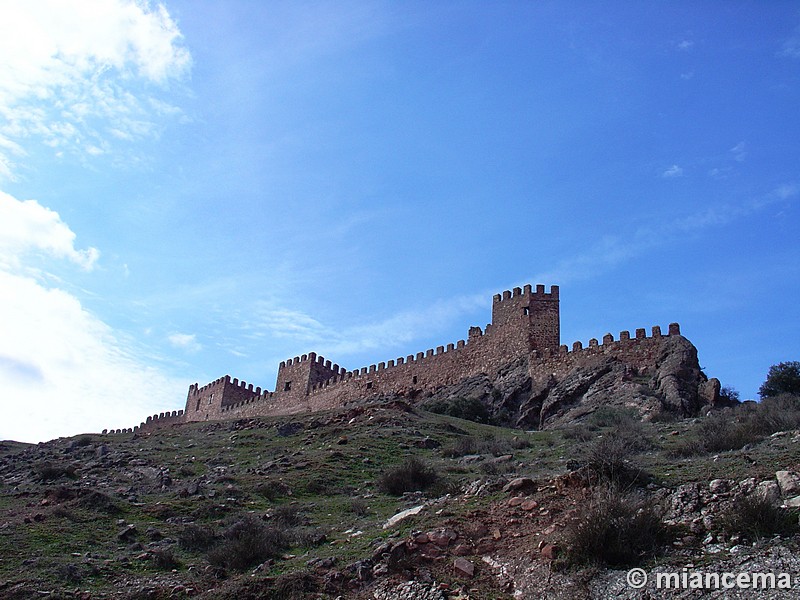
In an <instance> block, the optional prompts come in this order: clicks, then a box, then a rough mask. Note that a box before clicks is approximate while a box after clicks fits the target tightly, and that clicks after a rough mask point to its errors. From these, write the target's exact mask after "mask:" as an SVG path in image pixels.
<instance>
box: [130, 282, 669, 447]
mask: <svg viewBox="0 0 800 600" xmlns="http://www.w3.org/2000/svg"><path fill="white" fill-rule="evenodd" d="M669 336H680V329H679V327H678V325H677V324H676V323H673V324H671V325H670V327H669ZM664 339H666V338H664ZM560 340H561V335H560V320H559V289H558V286H555V285H554V286H551V287H550V290H549V291H546V290H545V286H543V285H537V286H536V287H535V289H534V288H533V287H532V286H530V285H526V286H524V287H523V288H518V287H517V288H514V289H513V290H511V291H505V292H503V293H502V294H496V295H495V296H494V298H493V302H492V322H491V323H490V324H488V325H486V327H485V328H484V329H481V328H480V327H471V328H470V329H469V333H468V337H467V339H466V340H459V341H458V342H456V343H451V344H447V346H438V347H437V348H436V349H433V348H431V349H429V350H427V351H426V352H418V353H416V354H411V355H408V356H406V357H399V358H396V359H394V360H389V361H387V362H379V363H378V364H377V365H370V366H369V367H363V368H361V369H356V370H352V371H349V370H347V369H345V368H343V367H341V366H339V365H338V364H332V363H331V361H330V360H326V359H325V358H323V357H322V356H318V355H317V354H316V353H314V352H311V353H309V354H303V355H302V356H299V357H295V358H291V359H289V360H286V361H283V362H281V363H280V366H279V367H278V377H277V381H276V383H275V389H274V391H268V390H266V389H263V390H262V388H261V387H255V388H254V386H253V384H248V383H246V382H244V381H239V380H238V379H236V378H233V379H231V377H230V376H228V375H226V376H225V377H221V378H219V379H217V380H215V381H212V382H211V383H208V384H206V385H204V386H202V387H201V386H199V385H198V384H196V383H195V384H192V385H190V386H189V392H188V395H187V398H186V406H185V408H184V410H182V411H174V412H172V413H162V414H160V415H155V416H153V417H148V419H147V421H146V422H145V423H142V424H141V425H140V426H139V427H138V428H136V429H139V430H143V431H147V430H150V429H155V428H158V427H161V426H164V425H168V424H173V423H181V422H189V421H208V420H218V419H234V418H241V417H254V416H266V415H285V414H293V413H299V412H307V411H317V410H324V409H327V408H333V407H337V406H342V405H343V404H345V403H346V402H349V401H353V400H358V399H369V398H377V397H388V396H400V397H406V398H410V399H414V398H418V397H426V396H429V395H431V394H432V393H434V392H436V391H437V390H440V389H442V388H446V387H447V386H452V385H455V384H458V383H459V382H461V381H463V380H465V379H467V378H469V377H472V376H475V375H479V374H485V375H488V376H490V377H491V376H494V375H496V374H497V372H498V370H500V369H501V368H503V367H505V366H507V365H509V364H510V363H512V362H514V361H516V360H518V359H520V358H524V359H527V361H528V369H529V374H530V377H531V378H532V379H533V380H534V381H547V380H548V379H552V378H554V377H556V378H561V377H563V376H565V375H566V374H567V373H568V372H570V370H571V369H573V368H574V367H575V366H576V365H577V364H581V363H584V362H586V360H587V358H589V357H592V356H595V355H604V356H605V355H611V356H613V357H614V358H615V360H616V359H619V360H620V361H622V362H624V363H625V365H626V367H625V368H626V369H629V370H630V371H631V372H635V373H646V372H647V371H648V370H651V371H652V370H653V368H654V367H655V365H654V361H655V357H656V356H657V355H658V354H659V352H658V349H659V347H660V345H661V344H662V341H661V340H662V334H661V329H660V328H659V327H657V326H656V327H653V329H652V334H651V336H650V337H647V336H646V333H645V330H644V329H638V330H636V333H635V336H634V337H631V335H630V334H629V332H627V331H623V332H621V333H620V336H619V340H618V341H614V337H613V336H612V335H611V334H606V335H605V336H604V337H603V341H602V344H600V343H599V342H598V341H597V340H596V339H593V340H590V342H589V346H588V347H587V348H583V345H582V344H581V343H580V342H575V343H574V344H573V346H572V348H571V349H570V348H568V347H567V346H564V345H561V341H560Z"/></svg>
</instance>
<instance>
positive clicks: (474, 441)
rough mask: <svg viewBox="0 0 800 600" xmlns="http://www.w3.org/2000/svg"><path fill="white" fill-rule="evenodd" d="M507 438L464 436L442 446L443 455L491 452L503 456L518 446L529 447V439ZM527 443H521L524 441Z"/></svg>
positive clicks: (456, 455)
mask: <svg viewBox="0 0 800 600" xmlns="http://www.w3.org/2000/svg"><path fill="white" fill-rule="evenodd" d="M514 440H517V441H516V443H515V442H514V441H513V440H507V439H505V438H497V437H493V436H488V437H484V438H477V437H475V436H471V435H470V436H464V437H462V438H459V439H457V440H456V441H455V442H453V443H452V444H450V445H448V446H444V447H443V448H442V455H444V456H445V457H447V458H458V457H461V456H467V455H468V454H491V455H493V456H501V455H503V454H510V453H511V451H512V450H514V449H515V448H518V447H529V446H530V442H528V440H520V439H519V438H516V437H515V438H514ZM523 442H524V443H525V444H527V446H525V445H522V446H521V445H520V444H522V443H523Z"/></svg>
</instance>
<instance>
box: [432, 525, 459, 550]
mask: <svg viewBox="0 0 800 600" xmlns="http://www.w3.org/2000/svg"><path fill="white" fill-rule="evenodd" d="M456 539H458V534H457V533H456V532H455V531H453V530H452V529H440V530H438V531H429V532H428V541H429V542H431V543H432V544H436V545H437V546H439V547H440V548H447V547H448V546H449V545H450V542H454V541H455V540H456Z"/></svg>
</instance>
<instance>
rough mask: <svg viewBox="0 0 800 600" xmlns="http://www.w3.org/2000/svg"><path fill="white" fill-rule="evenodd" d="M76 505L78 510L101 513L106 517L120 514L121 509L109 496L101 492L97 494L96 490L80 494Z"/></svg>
mask: <svg viewBox="0 0 800 600" xmlns="http://www.w3.org/2000/svg"><path fill="white" fill-rule="evenodd" d="M76 504H77V506H79V507H80V508H84V509H86V510H91V511H95V512H103V513H106V514H108V515H115V514H118V513H121V512H122V508H121V507H120V506H119V505H118V504H117V503H116V502H115V501H114V499H113V498H112V497H111V496H109V495H107V494H104V493H103V492H98V491H97V490H91V491H89V492H87V493H85V494H82V495H81V496H80V497H79V498H78V501H77V502H76Z"/></svg>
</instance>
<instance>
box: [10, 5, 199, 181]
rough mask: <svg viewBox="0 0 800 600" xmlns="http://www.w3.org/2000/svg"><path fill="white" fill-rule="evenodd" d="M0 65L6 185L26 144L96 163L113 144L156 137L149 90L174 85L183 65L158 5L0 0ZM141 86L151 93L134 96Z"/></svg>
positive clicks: (184, 56)
mask: <svg viewBox="0 0 800 600" xmlns="http://www.w3.org/2000/svg"><path fill="white" fill-rule="evenodd" d="M0 56H3V60H2V61H1V62H0V118H2V121H3V122H4V123H3V125H2V126H0V175H3V176H4V177H6V178H10V177H13V172H14V167H15V162H14V161H15V157H17V158H18V157H19V155H20V154H21V153H22V145H23V143H24V141H25V140H27V139H30V138H36V139H38V140H40V141H41V142H42V143H44V144H45V145H47V146H49V147H51V148H53V149H54V150H55V152H56V154H58V153H60V152H63V151H69V152H74V153H77V154H79V155H88V156H91V155H95V156H96V155H99V154H104V153H106V152H108V151H109V144H110V141H112V140H113V139H114V138H121V139H127V140H130V139H142V138H145V137H151V136H153V135H156V134H157V132H158V126H157V124H156V121H155V119H154V116H157V115H160V114H165V113H167V112H169V111H168V110H165V108H164V105H167V103H166V102H164V101H163V100H159V99H158V98H157V97H156V96H155V93H156V92H155V88H154V87H153V86H156V87H157V86H161V85H163V84H165V83H166V82H167V81H169V80H170V79H175V78H179V77H182V76H183V75H184V74H185V73H186V72H187V71H188V69H189V68H190V65H191V57H190V55H189V52H188V51H187V50H186V49H185V48H184V47H182V45H181V34H180V31H179V30H178V27H177V25H176V24H175V22H174V21H173V20H172V18H171V17H170V15H169V13H168V12H167V10H166V8H165V7H164V6H163V4H158V5H156V6H155V7H151V6H150V5H149V4H147V3H142V2H134V1H133V0H109V1H105V2H95V1H84V0H71V1H68V0H42V1H39V2H27V1H25V0H8V1H7V2H4V3H3V19H2V20H0ZM142 83H146V84H148V85H149V86H150V88H149V89H148V90H147V91H145V89H144V88H143V87H137V86H140V85H141V84H142ZM158 106H161V108H160V109H157V108H156V107H158Z"/></svg>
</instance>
